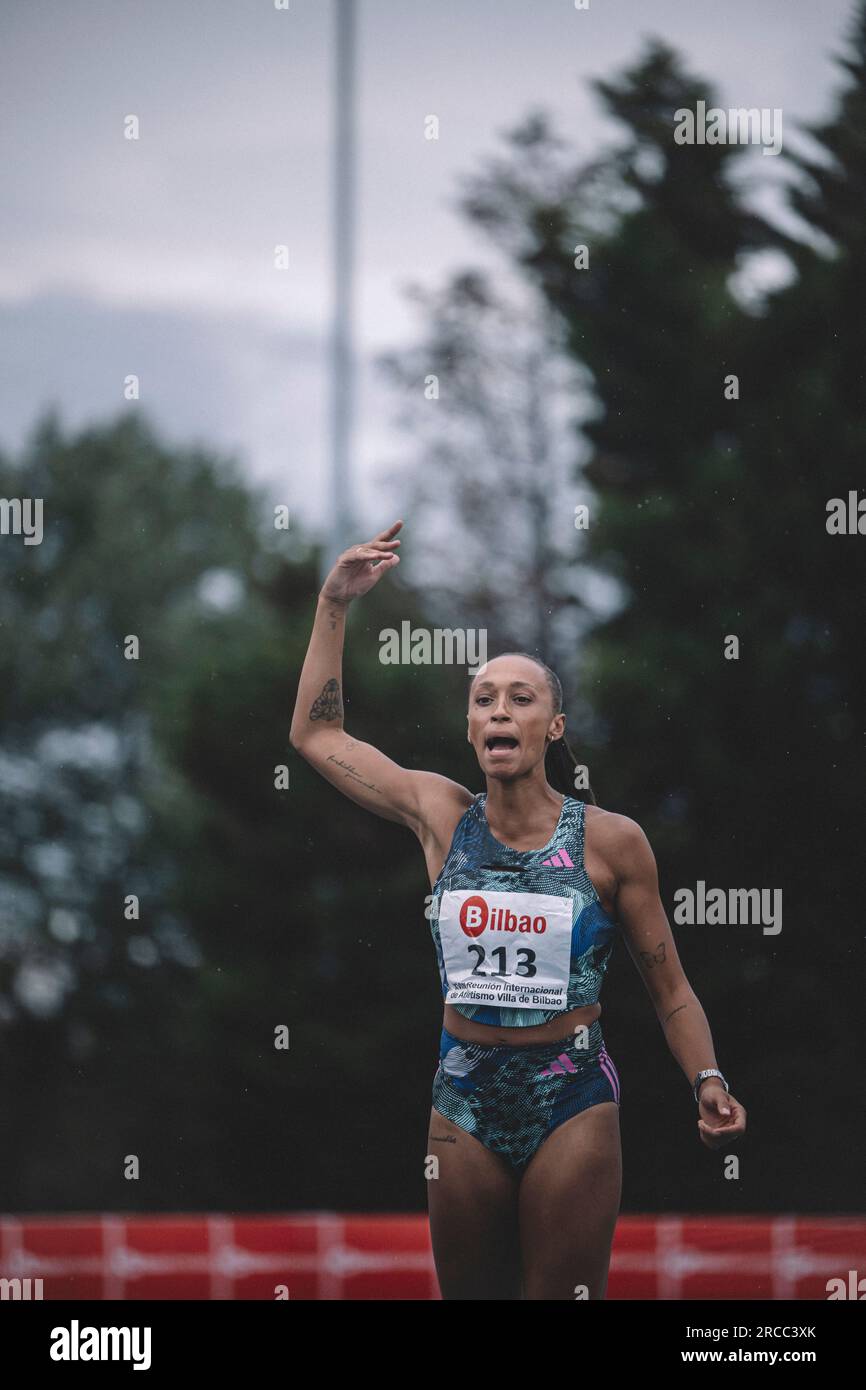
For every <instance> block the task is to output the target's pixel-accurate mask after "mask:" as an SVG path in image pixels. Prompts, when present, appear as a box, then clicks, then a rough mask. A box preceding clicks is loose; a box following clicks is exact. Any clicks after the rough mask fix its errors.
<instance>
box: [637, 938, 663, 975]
mask: <svg viewBox="0 0 866 1390" xmlns="http://www.w3.org/2000/svg"><path fill="white" fill-rule="evenodd" d="M640 958H641V960H642V961H643V963H644V965H645V966H646V968H647V970H652V968H653V966H654V965H662V964H663V963H664V958H665V943H664V942H663V941H660V942H659V944H658V946H657V948H656V951H655V952H653V951H641V953H640Z"/></svg>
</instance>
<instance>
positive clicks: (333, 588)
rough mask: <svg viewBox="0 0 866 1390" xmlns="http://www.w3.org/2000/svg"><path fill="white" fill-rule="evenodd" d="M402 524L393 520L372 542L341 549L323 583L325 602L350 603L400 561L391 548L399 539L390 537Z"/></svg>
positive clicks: (366, 591)
mask: <svg viewBox="0 0 866 1390" xmlns="http://www.w3.org/2000/svg"><path fill="white" fill-rule="evenodd" d="M402 525H403V523H402V521H395V522H394V524H393V526H389V527H388V529H387V531H380V532H379V535H378V536H374V537H373V539H372V540H371V541H362V542H361V544H360V545H353V546H350V547H349V549H348V550H344V551H343V553H342V555H339V556H338V557H337V560H336V562H335V564H334V567H333V569H332V570H331V572H330V574H329V575H328V577H327V579H326V580H325V582H324V584H323V585H322V598H323V599H326V600H327V602H328V603H350V602H351V600H352V599H353V598H360V597H361V595H362V594H366V593H368V592H369V590H370V589H372V587H373V585H374V584H378V582H379V580H380V579H381V578H382V575H383V574H384V573H385V571H386V570H389V569H392V568H393V567H394V565H398V564H399V563H400V556H399V555H395V554H394V552H393V550H392V547H393V546H396V545H399V544H400V542H399V541H395V540H393V539H392V537H393V536H395V535H396V533H397V532H398V531H399V530H400V527H401V526H402Z"/></svg>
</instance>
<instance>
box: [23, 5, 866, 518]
mask: <svg viewBox="0 0 866 1390" xmlns="http://www.w3.org/2000/svg"><path fill="white" fill-rule="evenodd" d="M335 4H336V0H290V6H289V9H288V10H287V11H283V10H276V9H275V8H274V0H138V2H137V3H135V2H134V0H68V3H65V4H47V3H37V2H36V0H0V112H2V120H0V158H2V166H3V181H2V186H3V194H4V196H3V199H2V205H0V241H2V254H0V363H2V374H0V446H2V447H3V448H4V449H6V450H17V449H18V448H19V447H20V445H21V442H22V440H23V439H24V437H25V436H26V434H27V432H28V431H29V430H30V429H31V427H32V425H33V423H34V420H35V418H36V416H37V413H38V412H39V411H40V410H41V408H42V407H43V406H44V405H45V404H47V403H48V402H49V401H54V402H56V403H57V404H58V405H59V407H60V410H61V415H62V418H63V420H64V422H65V424H66V425H67V427H69V426H75V427H77V426H80V425H82V424H84V423H91V422H94V421H98V420H104V419H107V418H110V417H112V416H113V415H114V414H115V413H116V412H117V411H118V410H119V409H120V408H122V406H123V395H122V385H123V378H124V377H125V376H126V375H127V374H128V373H131V372H134V373H137V374H138V375H139V376H140V378H141V386H142V402H143V404H144V406H145V407H146V408H147V410H148V412H149V414H150V415H151V417H152V418H153V420H154V421H155V422H156V424H157V426H158V428H159V429H160V431H161V432H162V433H163V434H164V436H165V438H166V439H167V440H169V441H170V442H191V441H193V440H197V441H200V442H207V443H210V444H213V445H215V446H217V447H218V448H219V449H221V450H224V451H227V452H230V453H233V454H235V455H236V456H238V457H239V458H240V459H241V461H242V464H243V467H244V468H245V469H246V470H247V471H248V472H249V474H250V476H251V477H254V478H256V479H257V480H260V481H263V482H265V483H266V484H267V487H268V490H269V491H271V492H272V493H273V495H274V497H279V498H280V499H281V500H284V501H287V502H288V503H289V505H290V506H291V507H293V508H294V509H295V510H296V512H297V513H299V514H301V515H302V516H303V517H304V519H305V520H306V521H308V522H309V523H310V524H313V525H318V524H319V523H321V522H322V520H323V519H324V517H325V516H326V514H327V505H328V489H327V478H328V438H329V435H328V377H327V370H328V358H327V351H326V348H327V341H328V332H329V325H330V315H331V309H332V273H331V258H332V253H333V252H332V242H331V225H330V217H331V172H332V171H331V161H332V130H333V122H332V79H333V59H334V40H333V34H334V10H335ZM854 9H855V7H854V0H821V3H820V4H815V3H813V2H812V0H725V3H721V2H720V0H715V3H709V0H689V3H687V4H683V3H682V0H656V3H653V0H591V3H590V8H589V10H588V11H578V10H576V9H575V6H574V0H425V3H421V0H358V53H357V62H358V67H357V115H356V121H355V130H356V134H357V152H358V185H357V217H358V240H357V253H356V255H357V283H356V293H355V331H356V347H357V352H358V356H359V362H360V369H361V379H360V392H359V403H358V404H359V408H358V416H357V423H356V433H355V448H354V451H353V455H354V459H355V467H356V470H357V474H358V493H359V500H360V503H361V506H362V509H363V514H364V516H365V518H366V519H368V520H373V521H377V522H378V521H380V520H381V523H382V524H385V522H386V521H387V520H389V519H390V513H388V515H387V516H384V517H381V515H380V514H381V512H382V509H383V507H384V506H385V503H384V499H383V497H382V494H381V491H380V489H379V487H378V485H377V484H376V482H375V478H376V474H377V473H378V472H379V470H380V469H381V468H382V466H383V464H386V463H389V462H392V461H393V460H395V459H397V458H403V457H405V458H406V459H407V461H411V458H412V454H411V441H409V440H404V439H403V438H402V437H401V436H399V435H398V434H397V433H396V432H395V429H394V427H393V401H392V400H391V399H390V398H389V396H388V394H387V392H386V390H385V387H384V384H383V383H382V382H380V381H379V379H378V377H377V375H376V374H375V373H373V372H371V371H370V370H369V362H370V359H371V355H372V354H373V353H376V352H379V351H381V350H382V349H385V348H389V347H398V346H399V345H400V344H401V343H403V342H409V341H411V340H412V339H413V337H414V336H415V335H416V334H417V332H418V325H417V320H416V318H415V314H414V311H413V310H412V309H411V306H409V305H407V303H406V301H405V299H404V297H403V295H402V289H403V286H404V285H405V284H406V283H407V282H408V281H411V280H416V279H420V280H422V281H424V282H425V283H426V284H428V285H430V286H435V285H440V284H441V283H443V281H444V280H445V279H447V278H448V276H449V275H450V274H451V273H452V272H453V271H454V270H456V269H457V268H459V267H461V266H464V265H469V264H482V265H483V264H491V263H495V260H496V254H495V252H493V251H492V249H491V248H490V246H489V245H488V243H487V242H486V241H485V239H484V238H483V236H482V235H481V234H480V233H479V232H477V231H475V230H474V229H473V228H472V227H471V226H470V225H469V224H468V223H466V222H465V221H464V220H463V219H462V218H461V216H460V215H459V213H458V212H457V211H456V208H455V206H454V204H455V200H456V197H457V194H458V191H459V188H458V176H460V175H464V174H469V173H471V172H472V171H474V170H477V169H478V168H479V167H480V166H481V165H482V163H483V161H484V160H485V159H487V158H488V157H490V156H491V155H493V154H494V153H496V152H497V151H498V150H499V149H500V148H501V135H502V133H503V132H504V131H507V130H510V129H511V128H513V127H514V126H515V125H516V124H517V123H518V122H519V121H520V120H521V119H522V118H523V117H525V115H526V114H527V112H528V111H530V110H531V109H535V108H537V107H539V106H540V107H542V108H543V109H545V110H546V111H547V112H549V113H550V116H551V118H552V119H553V122H554V126H555V128H556V130H557V131H558V133H560V134H561V135H563V136H565V137H567V138H568V139H570V140H571V141H573V145H574V155H575V160H577V159H582V158H585V157H589V156H591V155H592V154H593V153H594V152H595V151H596V150H597V149H598V147H599V145H600V144H603V143H607V142H608V141H609V140H611V139H612V138H615V137H616V136H617V128H616V127H615V126H614V125H613V124H612V123H609V122H607V121H606V120H605V119H604V118H603V117H602V116H601V114H600V110H599V106H598V104H597V102H596V101H595V99H594V98H593V96H592V93H591V92H590V91H589V89H588V85H587V83H588V79H589V78H591V77H594V76H610V75H611V74H613V73H614V72H616V71H618V70H619V69H620V68H621V67H622V66H623V65H624V64H626V63H633V62H634V61H635V60H636V59H637V58H638V57H639V55H640V54H641V51H642V45H643V41H644V39H645V38H647V37H649V36H658V37H661V38H664V39H665V40H667V41H668V42H669V43H671V44H672V45H673V46H674V47H675V48H677V49H678V50H679V52H680V53H681V55H682V57H683V59H684V60H685V62H686V63H687V65H688V67H689V68H690V70H692V71H694V72H696V73H698V74H700V75H702V76H705V77H706V78H707V79H708V80H709V81H711V82H712V83H713V84H714V85H715V88H716V89H717V91H718V94H719V98H720V102H721V104H722V105H723V106H747V107H748V106H758V107H770V108H774V107H781V108H782V110H783V113H784V123H785V138H786V142H787V140H788V139H789V133H790V136H791V143H792V144H793V143H795V139H794V129H795V126H796V124H797V123H798V122H801V121H805V120H809V119H815V118H817V117H820V116H822V115H825V114H826V113H827V112H828V111H829V110H830V109H831V104H832V100H833V95H834V92H835V91H836V90H837V89H838V87H839V84H840V81H841V74H840V71H839V69H838V67H837V66H836V65H835V64H834V62H833V56H834V54H836V53H838V52H840V51H842V50H843V48H844V37H845V34H846V32H847V30H848V28H849V27H850V23H851V17H852V15H853V14H854ZM430 113H435V114H436V115H437V116H438V118H439V121H440V138H439V139H438V141H429V140H425V139H424V119H425V117H426V116H427V115H429V114H430ZM130 114H134V115H136V116H137V117H138V119H139V121H140V139H139V140H137V141H129V140H126V139H124V137H123V122H124V119H125V117H127V116H128V115H130ZM749 158H750V159H752V160H753V161H755V163H754V164H753V169H754V170H755V171H756V172H758V173H759V174H760V175H761V176H763V177H764V178H766V180H767V183H768V186H770V187H772V183H773V180H774V179H775V180H778V177H779V175H778V173H777V169H776V168H772V167H769V166H777V161H776V160H774V159H770V158H763V159H762V158H761V156H760V154H759V152H758V151H755V152H754V153H753V154H751V155H750V156H749ZM771 196H772V195H771ZM277 243H285V244H286V245H287V246H288V247H289V262H290V264H289V269H288V270H287V271H283V272H278V271H276V270H275V269H274V267H273V248H274V246H275V245H276V244H277Z"/></svg>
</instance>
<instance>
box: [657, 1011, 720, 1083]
mask: <svg viewBox="0 0 866 1390" xmlns="http://www.w3.org/2000/svg"><path fill="white" fill-rule="evenodd" d="M659 1022H660V1023H661V1025H662V1030H663V1032H664V1035H665V1038H666V1039H667V1044H668V1047H669V1048H670V1050H671V1052H672V1053H673V1055H674V1057H675V1058H676V1059H677V1061H678V1062H679V1064H680V1066H681V1067H682V1069H683V1072H684V1073H685V1076H686V1080H687V1081H688V1083H689V1085H690V1086H691V1085H693V1084H694V1080H695V1077H696V1076H697V1074H698V1072H699V1071H706V1070H707V1069H708V1068H709V1067H716V1068H718V1065H719V1064H718V1062H717V1061H716V1053H715V1049H714V1048H713V1039H712V1035H711V1033H710V1025H709V1023H708V1022H707V1016H706V1014H705V1013H704V1011H703V1008H702V1007H701V1001H700V1000H699V999H698V997H697V995H696V994H695V993H694V992H693V991H691V990H690V991H689V993H688V994H683V995H682V996H680V997H679V998H677V999H673V1000H671V1001H670V1002H669V1003H668V1004H667V1005H666V1008H665V1013H664V1014H663V1015H662V1014H660V1015H659Z"/></svg>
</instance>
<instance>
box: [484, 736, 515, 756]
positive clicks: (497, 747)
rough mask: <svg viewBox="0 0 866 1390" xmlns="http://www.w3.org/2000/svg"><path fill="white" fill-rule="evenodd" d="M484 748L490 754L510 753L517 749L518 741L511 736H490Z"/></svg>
mask: <svg viewBox="0 0 866 1390" xmlns="http://www.w3.org/2000/svg"><path fill="white" fill-rule="evenodd" d="M484 746H485V747H486V749H487V751H488V753H510V752H511V751H512V749H514V748H516V747H517V739H516V738H512V737H511V735H510V734H490V736H489V737H488V738H487V739H486V740H485V745H484Z"/></svg>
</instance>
